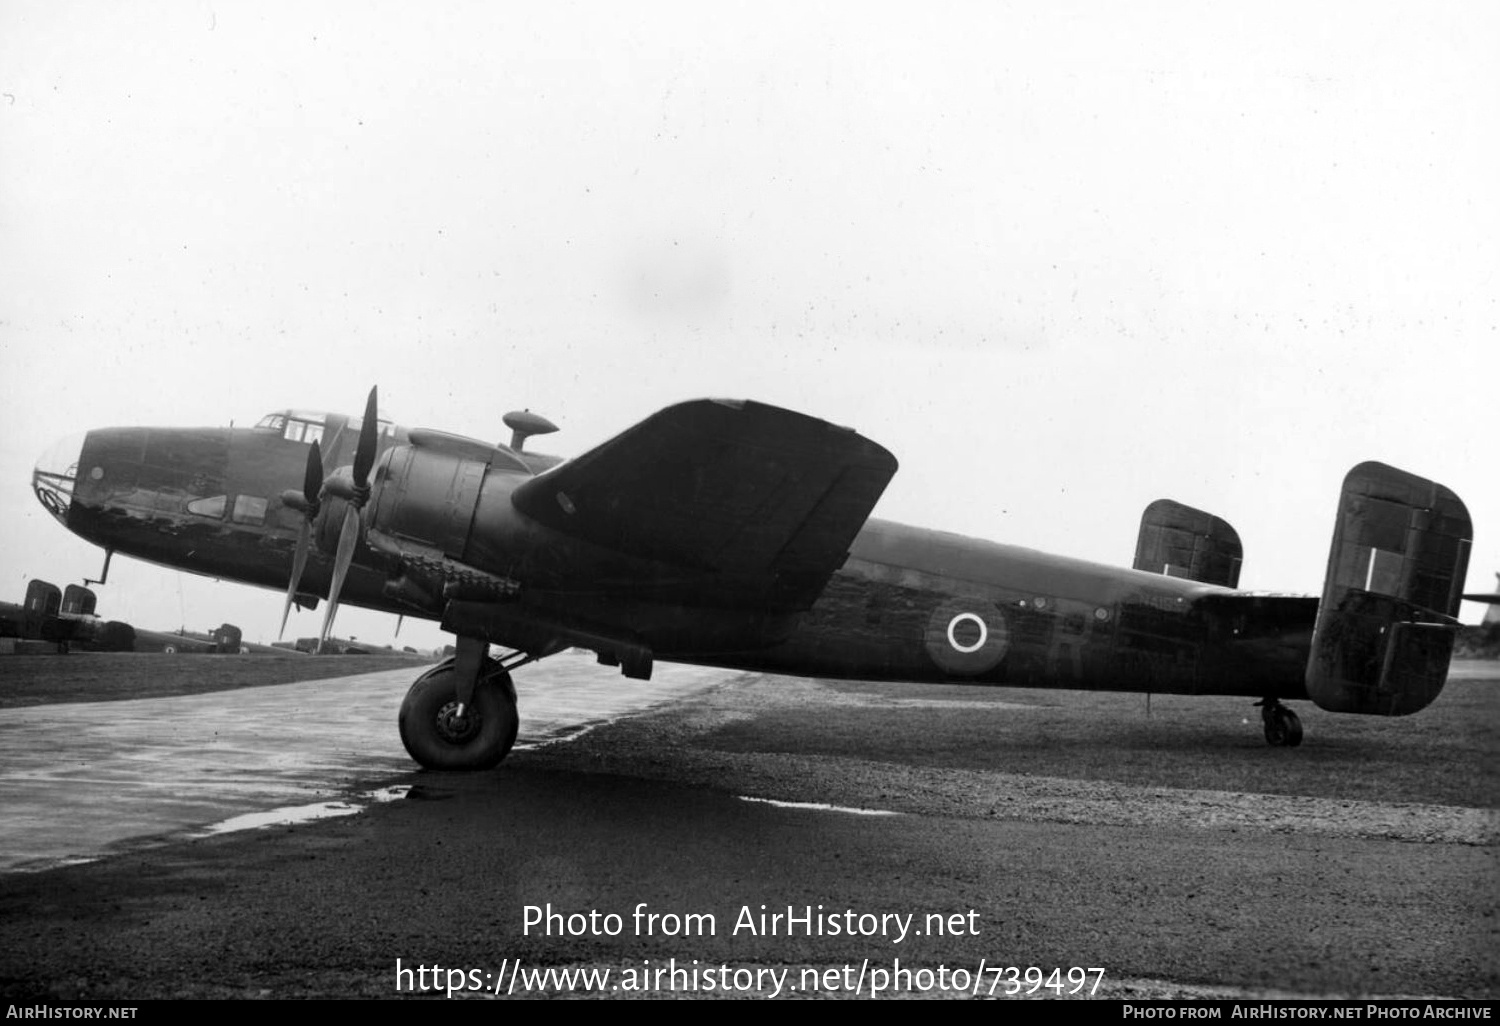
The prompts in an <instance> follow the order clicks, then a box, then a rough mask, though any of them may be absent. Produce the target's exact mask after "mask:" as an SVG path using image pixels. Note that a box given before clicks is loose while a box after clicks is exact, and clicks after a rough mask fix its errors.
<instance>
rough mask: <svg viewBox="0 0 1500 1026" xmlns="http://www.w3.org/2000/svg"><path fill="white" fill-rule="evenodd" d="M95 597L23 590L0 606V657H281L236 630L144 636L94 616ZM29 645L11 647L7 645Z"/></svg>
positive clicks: (43, 588) (75, 589)
mask: <svg viewBox="0 0 1500 1026" xmlns="http://www.w3.org/2000/svg"><path fill="white" fill-rule="evenodd" d="M98 601H99V599H98V596H97V595H96V594H95V593H94V591H93V590H92V589H91V588H86V587H84V586H83V585H79V584H70V585H68V587H67V589H66V590H62V591H60V590H58V587H57V585H55V584H51V583H49V582H47V581H42V580H32V581H30V582H29V583H28V584H27V585H26V600H25V602H24V603H22V604H21V605H16V604H15V603H12V602H0V652H16V651H19V652H28V653H34V654H49V653H63V652H67V651H69V650H70V649H74V648H77V649H82V650H84V651H88V652H162V653H166V654H167V655H172V654H176V653H195V652H205V653H214V654H220V655H224V654H228V655H252V654H253V655H285V654H287V653H285V652H283V651H282V650H280V649H276V648H272V647H271V646H269V645H252V644H248V643H246V642H245V641H243V640H242V635H241V632H240V629H239V628H238V627H236V626H235V625H234V624H232V623H226V624H221V625H220V626H218V627H216V628H214V629H213V630H211V631H205V632H202V633H198V632H193V631H188V630H177V631H174V632H167V631H148V630H142V629H140V628H138V627H133V626H131V625H130V624H128V623H125V622H124V621H121V620H104V619H102V618H101V617H99V616H96V615H95V614H94V610H95V609H96V608H98ZM9 639H15V641H16V642H30V643H32V644H30V645H16V644H14V643H13V642H9Z"/></svg>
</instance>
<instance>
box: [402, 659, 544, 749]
mask: <svg viewBox="0 0 1500 1026" xmlns="http://www.w3.org/2000/svg"><path fill="white" fill-rule="evenodd" d="M462 659H463V655H462V654H460V655H459V656H455V657H454V658H452V659H447V660H444V661H443V662H441V663H439V664H438V665H437V666H434V667H433V668H432V669H430V670H428V671H427V672H426V673H424V674H422V676H420V677H418V678H417V680H416V682H415V683H414V684H412V686H411V690H410V691H408V692H407V693H406V698H405V700H403V701H402V703H401V712H400V714H399V715H398V718H397V719H398V723H399V725H400V728H401V743H402V744H404V745H405V746H406V751H407V753H408V754H409V755H411V757H412V758H413V759H415V760H417V762H419V763H421V764H422V766H423V767H424V768H426V769H432V770H483V769H490V768H492V767H494V766H496V765H498V764H499V763H500V760H501V759H504V758H505V757H506V756H507V755H509V754H510V749H511V746H512V745H514V744H515V743H516V729H517V728H518V727H519V726H520V722H521V721H520V717H519V716H518V715H517V713H516V689H515V686H514V685H512V684H511V682H510V672H509V669H508V668H507V667H506V666H505V665H504V664H502V663H500V662H499V661H497V660H495V659H491V658H490V657H489V656H488V655H481V656H480V660H481V661H480V665H479V667H478V677H477V679H476V680H475V682H474V684H473V686H472V688H471V689H470V691H471V694H470V695H469V696H468V699H467V700H464V699H463V698H462V697H461V695H462V690H463V689H461V688H460V686H459V676H460V674H459V670H458V665H459V663H460V662H461V660H462Z"/></svg>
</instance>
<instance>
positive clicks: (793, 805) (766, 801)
mask: <svg viewBox="0 0 1500 1026" xmlns="http://www.w3.org/2000/svg"><path fill="white" fill-rule="evenodd" d="M736 797H738V798H739V800H740V801H742V802H759V803H761V804H762V805H774V806H776V807H777V808H780V809H815V810H817V811H819V812H847V813H849V814H850V815H852V816H899V815H901V813H899V812H893V811H891V810H890V809H852V808H849V807H848V806H844V805H824V804H822V803H821V802H778V801H776V800H775V799H774V798H751V797H750V796H749V795H743V794H742V795H737V796H736Z"/></svg>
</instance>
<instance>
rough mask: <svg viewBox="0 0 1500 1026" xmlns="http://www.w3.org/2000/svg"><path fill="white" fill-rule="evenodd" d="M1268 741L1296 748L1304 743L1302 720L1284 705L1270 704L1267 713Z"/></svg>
mask: <svg viewBox="0 0 1500 1026" xmlns="http://www.w3.org/2000/svg"><path fill="white" fill-rule="evenodd" d="M1264 719H1265V726H1266V743H1267V744H1269V745H1275V746H1277V747H1280V748H1296V747H1297V746H1298V745H1300V744H1301V743H1302V721H1301V720H1300V719H1298V718H1297V714H1296V713H1294V712H1292V711H1291V710H1290V709H1288V708H1287V707H1286V706H1284V705H1268V706H1266V709H1265V713H1264Z"/></svg>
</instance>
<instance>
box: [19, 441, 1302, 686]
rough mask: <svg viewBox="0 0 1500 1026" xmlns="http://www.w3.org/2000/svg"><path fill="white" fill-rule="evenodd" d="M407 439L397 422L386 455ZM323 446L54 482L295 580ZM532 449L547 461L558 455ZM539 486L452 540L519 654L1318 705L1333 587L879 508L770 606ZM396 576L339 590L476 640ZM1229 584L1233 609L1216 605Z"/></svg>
mask: <svg viewBox="0 0 1500 1026" xmlns="http://www.w3.org/2000/svg"><path fill="white" fill-rule="evenodd" d="M338 426H339V425H336V424H334V423H332V422H330V424H329V426H328V429H327V433H326V434H325V435H324V436H323V447H324V453H325V463H326V464H327V465H328V466H329V467H330V468H333V467H337V466H340V465H343V464H347V463H348V462H349V461H350V458H351V457H350V453H351V450H352V446H353V442H354V439H353V433H352V432H348V431H339V430H335V428H336V427H338ZM405 440H406V436H405V434H404V432H402V431H401V430H400V429H394V430H391V431H388V432H386V433H385V434H383V435H382V438H381V447H380V451H381V452H382V453H384V452H386V451H387V450H389V449H390V448H391V447H393V446H396V445H401V444H403V443H404V442H405ZM476 444H482V443H476ZM307 452H308V445H307V443H306V442H304V441H296V440H289V439H288V438H286V437H284V436H283V434H282V433H281V432H279V431H276V430H269V429H265V428H206V429H155V428H111V429H103V430H96V431H93V432H90V433H89V435H88V436H87V438H86V439H85V440H84V442H83V444H82V446H81V448H80V450H79V452H78V458H77V461H76V465H75V466H73V467H70V468H67V469H68V470H71V477H70V484H69V485H68V487H67V488H63V489H61V492H60V493H59V492H58V491H57V490H56V489H55V488H54V492H53V496H52V498H51V499H50V500H49V499H48V498H46V497H44V496H43V491H44V488H46V487H47V482H48V481H50V482H52V484H53V485H54V486H55V485H56V483H57V482H58V481H59V480H61V479H64V478H68V477H69V475H68V474H67V473H66V471H65V470H64V469H63V468H56V469H54V470H52V471H50V472H49V474H44V473H43V471H42V468H41V467H40V466H39V469H38V478H37V481H38V484H37V487H38V494H39V497H42V498H43V502H44V505H47V506H48V508H49V510H50V511H52V512H53V513H54V515H56V516H58V518H59V519H60V520H61V521H62V522H63V523H64V524H65V525H66V526H67V527H68V528H69V529H70V530H71V531H73V532H74V533H76V534H78V535H79V536H81V537H83V538H85V539H87V540H88V541H90V542H92V543H94V544H96V545H99V546H101V547H103V548H105V549H107V550H110V551H113V552H121V553H125V554H127V555H131V556H135V557H137V558H139V559H143V560H147V561H149V562H153V563H158V564H161V565H165V566H170V567H176V568H179V569H182V570H186V571H189V572H192V573H197V574H203V575H207V576H211V577H216V578H222V579H228V580H235V581H240V582H244V583H248V584H255V585H260V586H263V587H267V588H273V589H277V590H281V589H284V588H285V587H286V584H287V580H288V575H289V573H290V568H291V564H292V556H293V550H294V547H295V544H296V539H297V532H298V530H299V527H300V526H301V523H302V514H301V513H300V512H298V511H297V510H295V509H293V508H291V507H289V506H287V505H285V504H284V503H283V502H282V500H281V498H280V496H281V494H282V492H283V490H285V489H286V488H287V487H288V486H289V485H292V484H294V483H295V482H297V481H299V480H300V478H301V474H302V467H303V464H304V462H305V461H306V459H307ZM521 458H522V459H524V460H525V461H526V462H527V463H528V466H529V467H530V469H532V470H538V469H545V467H547V466H549V465H551V464H552V463H555V462H556V460H554V459H552V458H550V457H537V456H531V455H530V454H524V455H523V456H522V457H521ZM384 467H385V463H384V462H382V463H381V469H380V470H377V474H376V477H377V481H378V480H379V478H380V474H381V473H382V472H383V469H384ZM527 477H528V475H527V474H524V473H520V474H518V473H515V472H500V471H489V472H487V473H485V474H483V475H482V478H481V479H480V480H479V481H478V482H477V483H476V484H475V485H474V488H475V489H476V490H477V497H476V498H475V499H474V506H473V507H472V511H471V510H470V509H469V507H462V508H458V507H454V509H455V510H456V515H457V520H456V522H457V523H458V528H457V530H459V531H466V532H468V533H467V534H466V535H464V536H463V538H462V539H461V541H460V542H458V543H455V544H459V545H461V547H462V554H463V556H464V560H465V562H466V563H467V564H471V565H473V566H475V567H477V568H478V569H479V570H481V571H483V572H485V573H487V574H492V575H494V576H495V577H496V578H497V579H499V578H503V579H506V580H515V581H518V582H520V587H519V588H518V590H517V591H516V593H515V594H514V595H513V596H511V597H509V598H508V599H507V602H506V604H505V607H504V608H505V610H506V612H504V613H503V614H502V615H501V616H500V618H499V620H495V619H493V618H491V619H490V620H487V621H486V623H485V624H484V625H481V626H480V627H477V628H475V630H477V631H478V632H479V633H481V634H489V635H492V637H491V640H494V641H497V642H500V643H504V644H508V645H512V646H515V647H522V646H521V645H520V644H519V643H518V642H516V641H515V640H513V639H514V638H520V639H522V640H531V639H533V638H535V637H536V636H537V632H538V631H542V632H545V630H546V629H547V625H553V624H562V625H565V626H566V627H567V628H568V630H569V631H570V632H572V633H568V634H567V635H566V636H565V637H564V639H563V640H565V641H567V642H568V643H577V642H578V640H579V638H582V639H585V640H586V639H588V638H591V637H595V636H597V637H601V638H604V639H606V641H615V640H620V639H625V640H624V641H622V643H625V644H638V645H640V646H641V647H642V648H643V649H644V650H646V651H649V652H650V653H651V654H652V655H654V657H655V658H659V659H664V660H668V661H678V662H691V663H701V664H709V665H720V666H728V667H739V668H745V669H759V670H767V671H772V672H779V673H788V674H796V675H804V676H816V677H831V678H846V679H876V680H892V681H911V682H945V683H975V684H1010V685H1024V686H1033V687H1062V688H1079V689H1091V690H1092V689H1101V690H1121V691H1149V692H1157V693H1176V694H1218V695H1244V696H1250V697H1277V698H1303V697H1306V690H1305V686H1304V683H1303V673H1304V668H1305V666H1306V663H1307V659H1308V651H1309V644H1310V639H1311V635H1312V630H1313V625H1314V619H1315V616H1316V612H1317V600H1316V599H1287V598H1268V599H1266V600H1264V601H1257V600H1254V599H1248V598H1247V597H1245V596H1243V595H1242V593H1236V592H1233V591H1232V590H1230V589H1226V588H1220V587H1216V586H1213V585H1207V584H1201V583H1197V582H1194V581H1187V580H1179V579H1177V578H1173V577H1167V576H1159V575H1153V574H1148V573H1143V572H1140V571H1135V570H1129V569H1124V568H1116V567H1109V566H1103V565H1098V564H1093V563H1088V562H1084V561H1081V560H1075V559H1069V558H1065V557H1059V556H1051V555H1047V554H1044V553H1040V552H1035V551H1032V550H1028V549H1024V548H1019V547H1015V546H1008V545H1002V544H998V543H994V542H988V541H981V540H977V539H972V538H965V537H960V536H957V535H953V534H947V533H942V532H937V531H930V530H924V529H920V528H915V527H908V526H904V525H900V524H895V523H889V522H885V521H879V520H873V519H872V520H870V521H868V522H867V523H866V524H865V526H864V527H863V529H862V530H861V531H860V532H859V534H858V536H857V537H856V538H855V539H854V542H853V544H852V546H851V548H850V555H849V558H848V559H847V560H846V561H845V563H844V565H843V566H842V567H841V568H839V569H838V570H836V571H835V572H834V574H833V575H832V577H831V578H830V579H829V580H828V583H827V584H826V586H825V587H824V588H823V589H822V591H821V593H820V594H819V595H818V597H817V598H816V600H815V601H814V602H813V603H812V605H811V607H810V608H806V609H776V608H768V607H755V606H752V605H747V604H744V603H740V602H736V601H735V598H734V596H735V595H736V594H737V589H736V587H735V582H733V581H725V582H724V583H723V586H722V587H720V586H718V585H716V584H715V582H714V581H713V580H712V579H705V578H704V577H703V576H702V575H701V574H698V575H686V574H683V573H682V572H681V570H680V568H674V567H672V566H670V565H667V564H664V563H661V562H658V561H653V560H651V559H644V558H641V557H639V556H627V555H621V554H620V553H618V552H611V551H607V550H604V549H601V548H600V547H598V546H594V545H590V544H588V543H586V542H582V541H579V540H578V539H575V538H570V537H567V536H564V535H561V534H559V533H557V532H555V531H552V530H550V529H549V528H547V527H545V526H543V525H541V524H538V523H535V522H532V521H530V520H528V518H527V517H525V515H524V514H522V513H520V512H519V511H518V510H516V509H515V508H513V507H512V505H511V503H510V501H509V490H510V489H512V488H514V487H515V486H516V485H517V484H519V483H520V482H521V481H523V480H526V479H527ZM335 501H337V500H335ZM433 501H434V502H437V503H439V504H441V502H443V501H446V500H442V499H441V498H439V499H436V500H433ZM339 520H340V516H330V517H326V518H325V519H324V522H323V523H324V524H325V525H326V524H328V523H331V524H334V525H337V524H338V522H339ZM321 530H322V531H324V532H325V533H326V531H327V527H326V526H324V527H322V528H321ZM333 546H334V540H333V539H330V538H327V537H321V538H320V539H319V545H318V551H317V552H315V553H314V556H313V558H312V559H311V560H310V561H309V562H308V565H307V569H306V571H305V573H304V575H303V578H302V581H301V584H300V587H299V591H300V592H301V593H303V594H304V595H306V596H308V597H309V598H313V597H317V596H322V595H326V594H327V591H328V588H329V583H330V577H331V566H332V560H331V559H330V558H328V557H327V555H326V553H328V552H330V551H331V550H332V548H333ZM399 576H400V567H399V566H398V561H395V560H393V559H392V557H391V556H390V555H389V553H388V552H382V551H376V550H375V549H373V548H371V547H370V546H368V545H366V544H364V543H361V546H360V548H359V550H358V552H357V554H356V556H355V559H354V563H353V565H352V567H351V569H350V574H349V578H348V580H347V581H346V583H345V585H344V589H343V601H346V602H352V603H354V604H356V605H360V606H364V607H368V608H373V609H380V610H385V611H387V612H392V613H399V614H403V615H407V616H417V617H424V618H428V619H434V620H442V621H445V622H444V626H445V627H447V628H448V629H453V630H455V633H463V629H462V628H463V626H464V621H463V619H462V617H463V608H462V607H463V603H462V601H459V602H457V603H456V604H454V605H450V604H449V602H448V601H447V599H448V598H449V597H452V596H451V595H450V596H444V595H439V594H435V593H433V592H432V590H431V589H427V590H425V591H423V590H421V589H416V590H412V589H406V590H402V589H400V588H393V587H392V583H391V582H392V580H393V578H395V577H399ZM1224 595H1235V596H1237V598H1238V601H1237V602H1236V603H1235V604H1233V605H1232V606H1226V605H1224V604H1222V603H1220V604H1216V601H1215V597H1216V596H1224ZM459 598H460V599H461V598H462V596H461V595H460V596H459ZM450 621H452V622H450Z"/></svg>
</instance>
